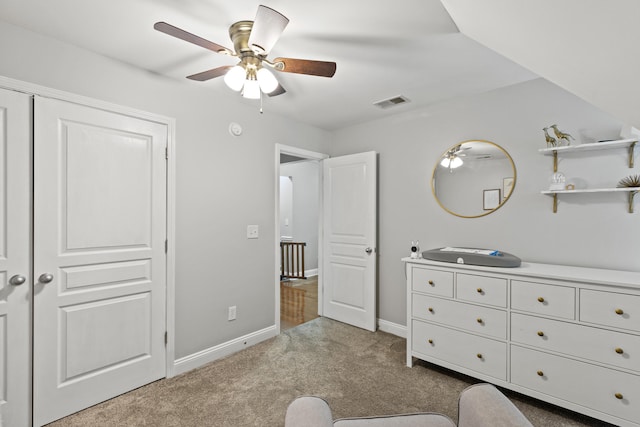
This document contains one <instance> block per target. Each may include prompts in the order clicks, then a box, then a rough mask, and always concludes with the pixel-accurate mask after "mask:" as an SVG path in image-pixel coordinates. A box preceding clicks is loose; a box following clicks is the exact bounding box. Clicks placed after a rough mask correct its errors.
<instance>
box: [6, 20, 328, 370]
mask: <svg viewBox="0 0 640 427" xmlns="http://www.w3.org/2000/svg"><path fill="white" fill-rule="evenodd" d="M0 56H1V57H2V60H1V61H0V75H3V76H6V77H9V78H13V79H18V80H22V81H25V82H30V83H35V84H39V85H42V86H47V87H50V88H54V89H58V90H64V91H68V92H72V93H76V94H80V95H84V96H89V97H93V98H96V99H100V100H104V101H108V102H113V103H117V104H121V105H126V106H129V107H133V108H137V109H141V110H146V111H149V112H152V113H156V114H161V115H165V116H169V117H174V118H176V120H177V124H176V129H177V137H176V162H177V165H176V168H177V172H176V173H177V177H176V178H177V179H176V193H177V195H176V197H177V201H176V203H177V206H176V210H177V212H176V216H177V219H176V220H177V223H176V239H177V240H176V242H171V243H170V244H174V245H176V337H175V340H176V341H175V342H176V357H177V358H180V357H183V356H187V355H191V354H193V353H196V352H198V351H201V350H205V349H208V348H211V347H213V346H216V345H218V344H221V343H224V342H227V341H229V340H231V339H233V338H237V337H240V336H243V335H246V334H249V333H252V332H255V331H258V330H261V329H264V328H267V327H269V326H271V325H274V321H275V286H274V283H275V278H276V277H275V253H276V242H275V230H274V224H275V218H274V212H275V205H274V203H275V189H274V183H275V142H276V141H277V142H278V143H282V144H287V145H292V146H298V147H301V148H304V149H308V150H312V151H319V152H324V151H326V150H327V149H326V148H325V144H326V141H327V140H328V139H329V137H330V135H329V134H328V133H326V132H324V131H321V130H319V129H317V128H314V127H310V126H308V125H304V124H300V123H296V122H293V121H291V120H289V119H286V118H284V117H280V116H276V115H273V114H270V113H269V103H270V102H276V100H277V102H286V98H282V99H280V98H274V99H273V100H270V99H267V100H265V105H264V110H265V113H264V114H263V115H260V114H259V112H258V105H257V103H255V102H244V101H243V100H241V99H240V97H239V96H238V94H237V93H234V92H231V91H225V90H221V91H216V92H214V91H211V90H207V89H206V88H207V86H210V85H222V84H223V83H222V82H220V81H214V82H208V83H197V82H190V81H187V80H186V79H184V80H180V81H174V80H170V79H167V78H164V77H161V76H158V75H155V74H152V73H150V72H145V71H143V70H139V69H135V68H133V67H130V66H128V65H127V64H123V63H119V62H115V61H112V60H109V59H107V58H104V57H102V56H98V55H95V54H93V53H91V52H88V51H85V50H82V49H79V48H77V47H74V46H72V45H68V44H64V43H60V42H57V41H54V40H52V39H49V38H46V37H42V36H40V35H37V34H35V33H32V32H29V31H26V30H23V29H20V28H18V27H15V26H12V25H9V24H5V23H2V22H0ZM285 96H286V95H283V97H285ZM232 121H235V122H238V123H240V124H241V125H242V126H243V128H244V133H243V134H242V136H240V137H237V138H234V137H232V136H231V135H230V134H229V133H228V131H227V129H228V126H229V123H230V122H232ZM300 135H304V138H301V137H300ZM229 177H234V179H229ZM248 224H257V225H259V227H260V238H259V239H257V240H247V238H246V226H247V225H248ZM231 305H237V313H238V314H237V316H238V318H237V320H235V321H233V322H228V321H227V308H228V306H231Z"/></svg>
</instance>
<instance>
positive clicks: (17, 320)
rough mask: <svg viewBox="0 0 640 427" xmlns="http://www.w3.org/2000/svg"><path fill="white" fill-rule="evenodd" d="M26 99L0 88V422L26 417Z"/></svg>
mask: <svg viewBox="0 0 640 427" xmlns="http://www.w3.org/2000/svg"><path fill="white" fill-rule="evenodd" d="M30 106H31V98H30V96H28V95H25V94H22V93H18V92H13V91H8V90H4V89H0V425H2V426H27V425H29V424H30V421H31V410H30V408H31V406H30V402H31V348H30V344H29V343H30V337H31V321H30V320H31V295H32V293H31V253H30V248H31V213H30V212H31V208H30V206H31V179H30V176H31V161H30V159H31V137H30V135H31V131H30V126H31V121H30V108H31V107H30Z"/></svg>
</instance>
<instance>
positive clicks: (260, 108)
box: [260, 91, 264, 114]
mask: <svg viewBox="0 0 640 427" xmlns="http://www.w3.org/2000/svg"><path fill="white" fill-rule="evenodd" d="M263 112H264V111H262V91H260V114H262V113H263Z"/></svg>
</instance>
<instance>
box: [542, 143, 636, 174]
mask: <svg viewBox="0 0 640 427" xmlns="http://www.w3.org/2000/svg"><path fill="white" fill-rule="evenodd" d="M637 143H638V140H637V139H635V138H632V139H620V140H617V141H606V142H593V143H590V144H580V145H563V146H559V147H549V148H541V149H540V150H538V151H539V152H541V153H542V154H544V155H545V156H553V171H554V172H558V154H569V153H581V152H584V151H594V150H610V149H612V148H619V147H629V167H630V168H633V165H634V164H633V163H634V162H633V158H634V149H635V146H636V144H637Z"/></svg>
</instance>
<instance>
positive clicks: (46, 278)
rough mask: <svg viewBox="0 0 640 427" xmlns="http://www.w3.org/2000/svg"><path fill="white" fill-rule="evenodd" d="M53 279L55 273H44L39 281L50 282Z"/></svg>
mask: <svg viewBox="0 0 640 427" xmlns="http://www.w3.org/2000/svg"><path fill="white" fill-rule="evenodd" d="M52 280H53V274H51V273H43V274H41V275H40V277H38V282H40V283H49V282H51V281H52Z"/></svg>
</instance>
